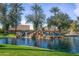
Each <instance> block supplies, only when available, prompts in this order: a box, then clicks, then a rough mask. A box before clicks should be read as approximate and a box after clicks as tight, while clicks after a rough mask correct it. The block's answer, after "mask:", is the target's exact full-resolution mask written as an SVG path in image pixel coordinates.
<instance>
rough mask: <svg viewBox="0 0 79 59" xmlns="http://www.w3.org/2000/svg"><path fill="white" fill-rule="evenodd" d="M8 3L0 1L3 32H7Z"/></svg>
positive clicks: (0, 19)
mask: <svg viewBox="0 0 79 59" xmlns="http://www.w3.org/2000/svg"><path fill="white" fill-rule="evenodd" d="M7 6H8V4H3V3H0V23H1V24H2V26H3V30H4V33H7V32H8V29H9V25H10V19H8V7H7Z"/></svg>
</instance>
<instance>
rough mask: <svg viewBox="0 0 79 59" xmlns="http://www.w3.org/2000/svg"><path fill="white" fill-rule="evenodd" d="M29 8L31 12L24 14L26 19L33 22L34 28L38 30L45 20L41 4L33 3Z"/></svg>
mask: <svg viewBox="0 0 79 59" xmlns="http://www.w3.org/2000/svg"><path fill="white" fill-rule="evenodd" d="M31 10H32V12H33V13H32V14H30V15H28V16H26V19H27V20H26V21H27V22H31V23H32V24H33V28H34V30H38V29H39V28H42V25H43V23H44V22H45V15H44V14H43V10H42V8H41V6H39V5H38V4H34V5H33V6H32V7H31Z"/></svg>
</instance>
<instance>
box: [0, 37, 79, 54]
mask: <svg viewBox="0 0 79 59" xmlns="http://www.w3.org/2000/svg"><path fill="white" fill-rule="evenodd" d="M0 44H12V45H23V46H36V47H40V48H48V49H56V50H60V51H65V52H70V53H79V36H66V37H64V39H57V38H56V39H50V40H47V39H40V40H35V39H28V38H0Z"/></svg>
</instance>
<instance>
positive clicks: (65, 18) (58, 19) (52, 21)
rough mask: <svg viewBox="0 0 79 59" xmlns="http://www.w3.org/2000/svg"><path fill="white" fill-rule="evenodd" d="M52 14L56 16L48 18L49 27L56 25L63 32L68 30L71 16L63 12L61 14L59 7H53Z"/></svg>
mask: <svg viewBox="0 0 79 59" xmlns="http://www.w3.org/2000/svg"><path fill="white" fill-rule="evenodd" d="M51 12H52V13H53V14H54V15H53V16H51V17H49V18H48V27H51V26H52V25H55V26H57V27H58V29H59V30H60V31H61V30H62V29H63V30H64V29H67V28H68V23H69V20H70V18H69V15H68V14H66V13H63V12H60V9H59V8H58V7H53V8H52V9H51Z"/></svg>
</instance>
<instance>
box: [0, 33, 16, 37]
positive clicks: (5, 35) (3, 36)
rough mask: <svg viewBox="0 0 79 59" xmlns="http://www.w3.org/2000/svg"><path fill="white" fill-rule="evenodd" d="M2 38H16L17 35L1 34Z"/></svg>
mask: <svg viewBox="0 0 79 59" xmlns="http://www.w3.org/2000/svg"><path fill="white" fill-rule="evenodd" d="M2 37H16V35H15V34H8V35H4V34H0V38H2Z"/></svg>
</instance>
